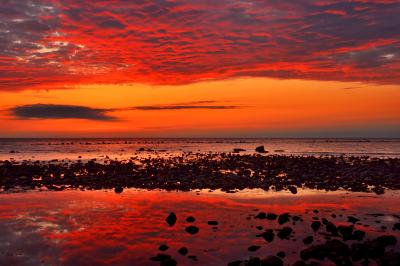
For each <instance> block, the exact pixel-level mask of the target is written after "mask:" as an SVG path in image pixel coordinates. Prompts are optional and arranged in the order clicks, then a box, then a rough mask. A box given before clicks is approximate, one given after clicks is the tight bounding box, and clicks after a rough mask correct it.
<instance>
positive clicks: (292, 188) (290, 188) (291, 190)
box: [288, 186, 297, 194]
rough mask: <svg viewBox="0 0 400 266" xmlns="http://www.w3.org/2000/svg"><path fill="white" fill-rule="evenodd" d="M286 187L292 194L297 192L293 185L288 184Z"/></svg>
mask: <svg viewBox="0 0 400 266" xmlns="http://www.w3.org/2000/svg"><path fill="white" fill-rule="evenodd" d="M288 189H289V191H290V192H291V193H292V194H297V188H296V187H295V186H289V187H288Z"/></svg>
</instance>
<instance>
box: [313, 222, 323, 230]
mask: <svg viewBox="0 0 400 266" xmlns="http://www.w3.org/2000/svg"><path fill="white" fill-rule="evenodd" d="M320 227H321V222H320V221H314V222H312V223H311V228H312V229H313V230H314V232H317V231H318V229H319V228H320Z"/></svg>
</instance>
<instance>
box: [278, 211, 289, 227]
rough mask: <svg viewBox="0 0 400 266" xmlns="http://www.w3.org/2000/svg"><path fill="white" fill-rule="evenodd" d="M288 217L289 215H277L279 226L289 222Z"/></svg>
mask: <svg viewBox="0 0 400 266" xmlns="http://www.w3.org/2000/svg"><path fill="white" fill-rule="evenodd" d="M289 217H290V215H289V213H284V214H281V215H279V217H278V223H279V224H280V225H282V224H284V223H287V222H288V221H289Z"/></svg>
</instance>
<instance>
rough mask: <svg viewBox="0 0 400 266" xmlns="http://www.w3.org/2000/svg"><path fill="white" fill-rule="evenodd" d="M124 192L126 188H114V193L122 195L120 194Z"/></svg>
mask: <svg viewBox="0 0 400 266" xmlns="http://www.w3.org/2000/svg"><path fill="white" fill-rule="evenodd" d="M123 191H124V188H123V187H116V188H114V192H115V193H117V194H120V193H122V192H123Z"/></svg>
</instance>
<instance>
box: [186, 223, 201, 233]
mask: <svg viewBox="0 0 400 266" xmlns="http://www.w3.org/2000/svg"><path fill="white" fill-rule="evenodd" d="M185 230H186V232H188V233H189V234H191V235H195V234H197V233H198V232H199V228H198V227H197V226H193V225H191V226H188V227H186V229H185Z"/></svg>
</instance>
